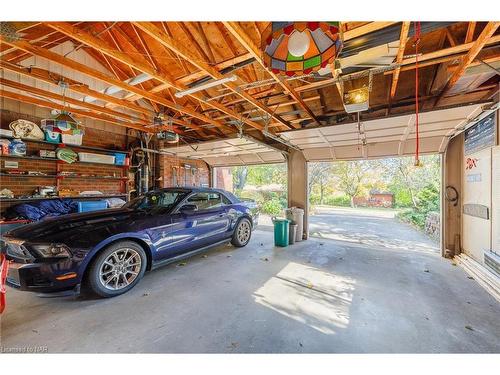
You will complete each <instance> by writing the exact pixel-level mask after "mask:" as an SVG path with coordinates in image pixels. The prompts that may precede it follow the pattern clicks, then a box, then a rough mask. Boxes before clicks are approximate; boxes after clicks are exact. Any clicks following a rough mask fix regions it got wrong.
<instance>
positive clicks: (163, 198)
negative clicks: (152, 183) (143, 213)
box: [124, 190, 187, 211]
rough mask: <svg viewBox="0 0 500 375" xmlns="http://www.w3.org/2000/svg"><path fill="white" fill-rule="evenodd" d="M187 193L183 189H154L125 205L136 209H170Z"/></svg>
mask: <svg viewBox="0 0 500 375" xmlns="http://www.w3.org/2000/svg"><path fill="white" fill-rule="evenodd" d="M186 195H187V192H186V191H181V190H167V191H154V192H150V193H146V194H144V195H141V196H140V197H137V198H135V199H133V200H131V201H130V202H128V203H127V204H125V206H124V207H125V208H131V209H135V210H160V209H161V210H162V211H163V210H165V211H170V210H171V209H172V208H174V207H175V206H176V205H177V203H179V202H180V201H181V200H183V199H184V197H185V196H186Z"/></svg>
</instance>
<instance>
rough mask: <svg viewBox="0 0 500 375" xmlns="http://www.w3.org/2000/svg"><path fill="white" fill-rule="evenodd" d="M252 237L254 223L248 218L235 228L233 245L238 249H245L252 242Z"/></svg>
mask: <svg viewBox="0 0 500 375" xmlns="http://www.w3.org/2000/svg"><path fill="white" fill-rule="evenodd" d="M251 237H252V223H251V222H250V220H248V219H247V218H243V219H241V220H240V221H239V222H238V224H236V228H234V233H233V238H232V240H231V244H233V245H234V246H236V247H243V246H246V244H247V243H248V242H249V241H250V238H251Z"/></svg>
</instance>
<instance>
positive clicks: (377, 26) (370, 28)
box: [344, 21, 397, 40]
mask: <svg viewBox="0 0 500 375" xmlns="http://www.w3.org/2000/svg"><path fill="white" fill-rule="evenodd" d="M395 23H397V22H379V21H376V22H370V23H367V24H366V25H363V26H359V27H356V28H355V29H352V30H348V31H344V40H349V39H354V38H357V37H358V36H363V35H366V34H369V33H372V32H374V31H377V30H381V29H385V28H386V27H389V26H392V25H394V24H395Z"/></svg>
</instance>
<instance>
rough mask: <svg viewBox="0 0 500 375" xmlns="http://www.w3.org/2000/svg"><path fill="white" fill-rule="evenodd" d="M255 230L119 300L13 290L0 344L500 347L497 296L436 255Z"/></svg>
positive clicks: (205, 349)
mask: <svg viewBox="0 0 500 375" xmlns="http://www.w3.org/2000/svg"><path fill="white" fill-rule="evenodd" d="M272 241H273V239H272V233H271V232H269V231H261V230H258V231H256V232H255V233H254V236H253V238H252V241H251V243H250V244H249V245H248V246H247V247H245V248H239V249H236V248H233V247H231V246H222V247H219V248H217V249H214V250H212V251H210V252H208V253H207V257H206V258H203V257H202V256H197V257H195V258H192V259H190V260H189V261H187V264H186V265H184V266H179V265H171V266H167V267H164V268H161V269H158V270H156V271H153V272H151V273H149V274H146V276H145V278H144V279H143V280H142V281H141V283H140V284H139V285H137V286H136V287H135V288H134V289H133V290H131V291H130V292H129V293H127V294H125V295H123V296H120V297H117V298H113V299H84V298H80V299H78V300H74V299H72V298H57V299H42V298H39V297H37V296H36V295H34V294H30V293H23V292H18V291H16V290H13V289H8V293H7V310H6V312H5V313H4V314H3V316H2V322H1V325H2V327H1V328H2V331H1V333H2V337H1V340H2V341H1V345H2V346H3V349H4V351H5V350H6V349H8V348H12V347H25V346H31V347H33V346H46V347H47V350H48V352H51V353H52V352H162V353H184V352H196V353H214V352H218V353H221V352H222V353H233V352H234V353H238V352H243V353H247V352H252V353H253V352H256V353H268V352H272V353H302V352H322V353H340V352H342V353H345V352H347V353H354V352H355V353H367V352H373V353H380V352H386V353H406V352H418V353H421V352H425V353H434V352H497V353H498V352H500V340H499V337H500V320H499V319H498V317H499V316H500V304H498V303H497V302H496V301H495V300H494V299H493V298H492V297H491V296H490V295H489V294H488V293H487V292H486V291H484V290H483V289H482V288H481V287H480V286H479V285H478V284H477V283H476V282H475V281H474V280H471V279H469V278H468V277H467V274H466V273H465V272H464V271H463V270H462V269H461V268H459V267H456V266H453V265H452V263H451V262H450V261H449V260H446V259H443V258H441V257H439V255H437V254H435V253H429V252H420V251H413V252H409V251H406V250H399V249H394V248H383V247H374V246H366V245H363V244H356V243H350V242H345V241H335V240H328V239H326V240H325V239H310V240H308V241H304V242H300V243H297V244H295V245H293V246H290V247H288V248H274V247H273V246H272Z"/></svg>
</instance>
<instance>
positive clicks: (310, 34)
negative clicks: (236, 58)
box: [262, 22, 343, 77]
mask: <svg viewBox="0 0 500 375" xmlns="http://www.w3.org/2000/svg"><path fill="white" fill-rule="evenodd" d="M342 45H343V44H342V37H341V29H340V23H339V22H271V24H270V25H269V27H268V28H267V29H266V30H265V31H264V32H263V34H262V51H263V61H264V64H265V65H266V67H268V68H269V69H271V70H272V71H273V73H275V74H283V75H287V76H289V77H292V76H298V75H303V74H309V73H311V72H316V71H318V70H320V69H322V68H325V67H326V66H328V65H329V64H332V63H333V62H334V61H335V59H336V58H337V56H338V55H339V53H340V51H341V49H342Z"/></svg>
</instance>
